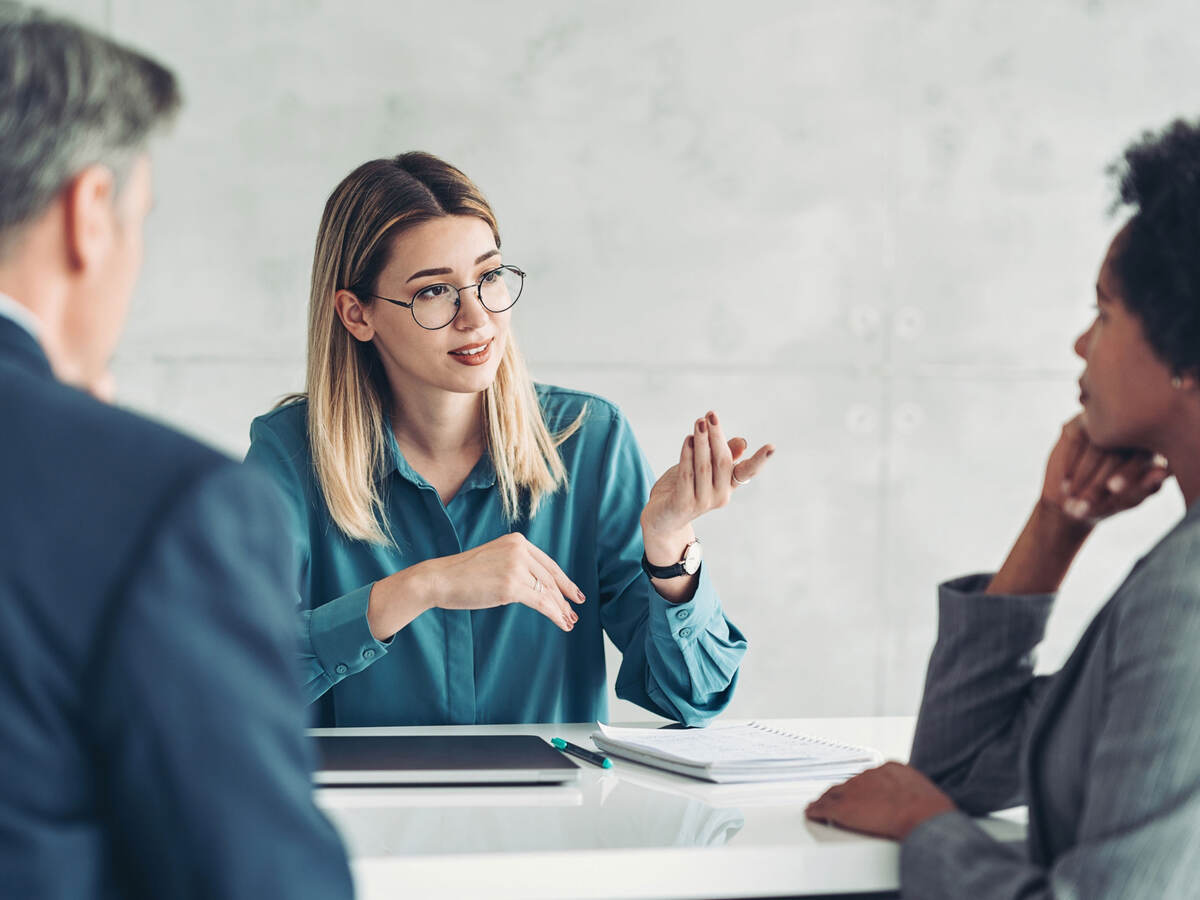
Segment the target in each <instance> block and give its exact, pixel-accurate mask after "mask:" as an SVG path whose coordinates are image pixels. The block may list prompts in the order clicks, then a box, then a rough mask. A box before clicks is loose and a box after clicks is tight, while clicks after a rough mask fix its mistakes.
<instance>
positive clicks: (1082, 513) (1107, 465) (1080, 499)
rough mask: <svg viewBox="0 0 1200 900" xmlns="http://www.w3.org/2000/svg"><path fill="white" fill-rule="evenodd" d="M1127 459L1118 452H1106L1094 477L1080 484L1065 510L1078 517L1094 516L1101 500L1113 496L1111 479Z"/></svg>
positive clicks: (1064, 507) (1068, 513)
mask: <svg viewBox="0 0 1200 900" xmlns="http://www.w3.org/2000/svg"><path fill="white" fill-rule="evenodd" d="M1127 461H1128V460H1126V459H1124V458H1123V457H1121V456H1118V455H1116V454H1112V453H1109V454H1106V455H1105V457H1104V459H1103V460H1102V461H1101V462H1100V465H1099V467H1098V468H1097V469H1096V471H1095V472H1093V473H1092V477H1091V478H1090V479H1089V480H1088V482H1087V483H1086V484H1083V485H1080V488H1079V490H1078V491H1077V492H1076V493H1075V494H1074V495H1073V496H1072V498H1071V499H1070V500H1068V501H1067V502H1066V503H1064V504H1063V510H1064V511H1065V512H1066V513H1067V515H1069V516H1072V517H1074V518H1077V519H1083V518H1086V517H1089V516H1091V517H1093V518H1094V517H1095V516H1096V510H1097V509H1099V508H1100V504H1101V501H1106V500H1109V499H1110V498H1111V493H1110V491H1109V489H1108V482H1109V479H1110V478H1111V477H1112V476H1113V475H1115V474H1116V472H1117V470H1118V469H1120V468H1121V466H1123V465H1125V463H1126V462H1127Z"/></svg>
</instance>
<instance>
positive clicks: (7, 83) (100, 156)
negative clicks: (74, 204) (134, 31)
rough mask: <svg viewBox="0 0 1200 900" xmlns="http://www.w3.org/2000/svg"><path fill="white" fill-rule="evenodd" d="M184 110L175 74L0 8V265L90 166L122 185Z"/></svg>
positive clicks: (110, 45)
mask: <svg viewBox="0 0 1200 900" xmlns="http://www.w3.org/2000/svg"><path fill="white" fill-rule="evenodd" d="M179 105H180V94H179V86H178V83H177V81H176V79H175V76H174V74H172V73H171V71H170V70H169V69H167V68H165V67H164V66H162V65H160V64H159V63H157V62H155V61H154V60H152V59H149V58H148V57H146V56H143V55H142V54H141V53H138V52H137V51H135V50H132V49H130V48H128V47H124V46H121V45H120V44H117V43H115V42H114V41H112V40H109V39H108V38H106V37H104V36H103V35H101V34H98V33H96V32H95V31H92V30H90V29H88V28H85V27H83V26H81V25H77V24H75V23H74V22H70V21H68V20H66V19H62V18H58V17H55V16H52V15H49V14H47V13H45V12H43V11H41V10H38V9H32V8H30V7H27V6H24V5H22V4H19V3H10V2H3V0H0V256H2V255H3V254H4V253H5V251H6V250H7V249H8V248H9V247H10V245H11V243H12V238H13V236H14V234H15V233H16V232H17V231H19V230H20V227H21V226H23V225H25V224H27V223H29V222H31V221H32V220H33V219H34V218H36V217H37V216H38V215H39V214H40V213H42V212H43V211H44V210H45V209H46V208H47V207H48V206H49V205H50V204H51V202H53V200H54V198H55V197H56V196H57V195H58V193H59V191H61V190H62V189H63V187H64V186H65V185H66V184H67V183H68V182H69V181H70V180H71V179H72V178H74V177H75V176H76V175H78V174H79V173H80V172H81V171H83V169H85V168H87V167H88V166H90V165H93V164H100V165H105V166H108V167H109V168H111V169H112V170H113V172H114V174H115V175H116V177H117V179H118V181H119V180H120V179H121V178H122V177H123V176H124V175H125V174H127V172H128V168H129V166H130V165H131V163H132V162H133V160H134V159H135V158H136V157H137V155H138V154H139V153H141V152H142V151H143V150H144V149H145V147H146V143H147V141H148V140H149V138H150V136H151V135H152V134H153V133H154V132H155V131H156V130H157V129H158V128H159V127H160V126H163V125H165V124H166V123H167V122H168V121H169V120H170V119H171V118H172V117H173V115H174V113H175V111H176V110H177V109H178V108H179Z"/></svg>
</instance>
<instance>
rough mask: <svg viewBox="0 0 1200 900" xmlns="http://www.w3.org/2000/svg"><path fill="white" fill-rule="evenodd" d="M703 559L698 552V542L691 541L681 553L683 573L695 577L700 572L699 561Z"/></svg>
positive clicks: (700, 552) (701, 554) (702, 554)
mask: <svg viewBox="0 0 1200 900" xmlns="http://www.w3.org/2000/svg"><path fill="white" fill-rule="evenodd" d="M703 557H704V553H703V552H702V551H701V550H700V542H699V541H692V542H691V543H690V544H688V545H687V549H686V550H684V551H683V571H684V572H686V573H687V574H688V575H695V574H696V573H697V572H699V571H700V560H701V559H702V558H703Z"/></svg>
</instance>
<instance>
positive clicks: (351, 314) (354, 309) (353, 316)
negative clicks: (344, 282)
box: [333, 291, 375, 343]
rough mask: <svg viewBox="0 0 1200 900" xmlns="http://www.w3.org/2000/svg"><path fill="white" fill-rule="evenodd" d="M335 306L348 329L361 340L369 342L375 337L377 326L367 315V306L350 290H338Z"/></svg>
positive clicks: (334, 300) (335, 296) (334, 299)
mask: <svg viewBox="0 0 1200 900" xmlns="http://www.w3.org/2000/svg"><path fill="white" fill-rule="evenodd" d="M333 308H334V309H335V310H337V314H338V318H339V319H341V320H342V324H343V325H344V326H345V327H346V330H347V331H348V332H350V334H351V335H352V336H353V337H354V338H355V339H356V340H359V341H362V342H363V343H367V342H369V341H370V340H371V339H372V338H374V337H375V326H373V325H372V324H371V321H370V317H369V316H368V315H367V308H366V307H365V306H363V305H362V303H360V302H359V299H358V297H356V296H355V295H354V294H352V293H351V292H350V291H338V292H337V293H336V294H334V295H333Z"/></svg>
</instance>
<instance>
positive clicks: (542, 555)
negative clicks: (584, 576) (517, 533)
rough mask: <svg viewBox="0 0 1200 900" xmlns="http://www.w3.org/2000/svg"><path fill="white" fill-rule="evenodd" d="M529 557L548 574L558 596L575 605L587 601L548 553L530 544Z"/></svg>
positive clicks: (577, 586)
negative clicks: (560, 595) (571, 601)
mask: <svg viewBox="0 0 1200 900" xmlns="http://www.w3.org/2000/svg"><path fill="white" fill-rule="evenodd" d="M529 555H530V556H532V557H533V561H534V562H535V563H538V564H540V565H541V567H542V568H543V569H545V570H546V571H547V572H548V573H550V578H551V581H550V583H551V584H553V585H554V586H555V587H557V588H558V592H559V593H560V594H562V595H563V596H564V597H567V598H568V599H570V600H573V601H575V602H576V603H582V602H583V601H584V600H586V599H587V597H585V596H584V595H583V591H581V590H580V589H579V585H577V584H576V583H575V582H573V581H572V580H571V579H570V578H568V577H567V573H566V572H564V571H563V570H562V567H561V566H560V565H559V564H558V563H556V562H555V561H554V559H553V557H551V556H550V554H549V553H547V552H546V551H545V550H543V549H542V548H541V547H539V546H537V545H536V544H534V543H532V542H531V543H530V544H529Z"/></svg>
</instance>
